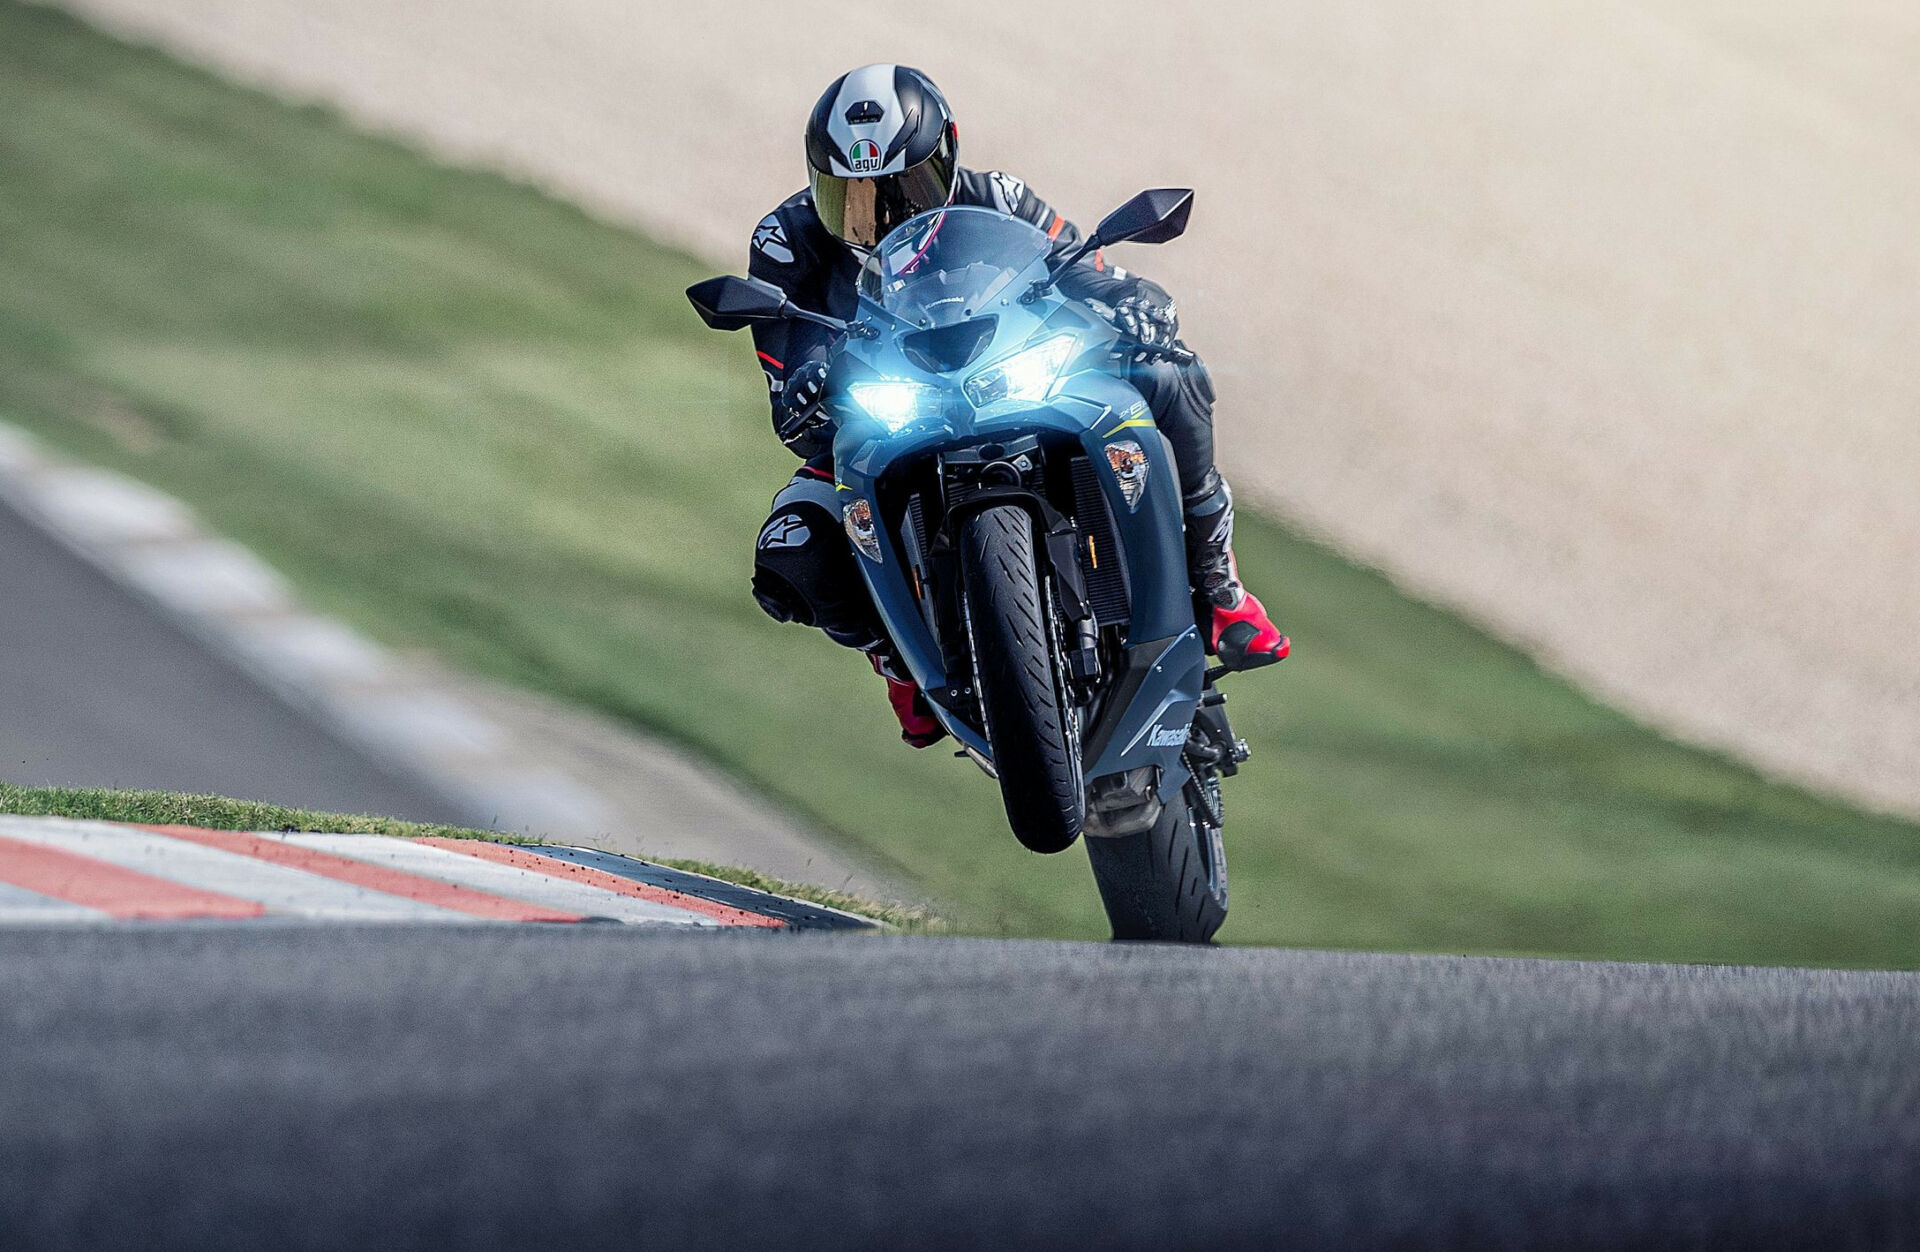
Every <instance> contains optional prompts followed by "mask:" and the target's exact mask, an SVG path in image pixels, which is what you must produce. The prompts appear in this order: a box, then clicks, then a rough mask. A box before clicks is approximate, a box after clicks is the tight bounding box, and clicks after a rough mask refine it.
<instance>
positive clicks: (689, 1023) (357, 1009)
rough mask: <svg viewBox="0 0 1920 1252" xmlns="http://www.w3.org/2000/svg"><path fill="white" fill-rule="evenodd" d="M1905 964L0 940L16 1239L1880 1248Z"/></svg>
mask: <svg viewBox="0 0 1920 1252" xmlns="http://www.w3.org/2000/svg"><path fill="white" fill-rule="evenodd" d="M1916 1040H1920V975H1915V974H1892V973H1859V972H1830V971H1805V970H1780V969H1737V968H1724V967H1704V966H1635V965H1612V964H1582V963H1573V962H1545V961H1512V960H1491V959H1468V958H1450V957H1417V956H1416V957H1406V956H1385V955H1364V954H1342V953H1318V952H1296V951H1259V950H1245V949H1240V950H1234V949H1220V950H1183V949H1176V948H1167V947H1152V946H1124V947H1123V946H1111V945H1098V944H1065V943H1035V942H1006V941H989V940H960V939H930V938H919V937H901V936H889V937H878V938H841V937H831V936H821V937H792V936H765V937H763V936H752V937H734V936H701V937H697V938H690V937H674V936H640V935H634V934H631V933H623V932H619V931H615V930H614V929H612V928H594V927H589V928H574V929H573V930H571V931H562V930H552V929H546V928H527V929H524V930H519V929H517V930H515V931H513V932H511V933H503V932H499V931H479V930H472V929H465V928H462V929H457V930H447V929H431V930H429V929H425V928H422V929H419V930H403V931H395V930H372V929H354V928H332V929H326V930H317V929H312V928H306V927H293V926H286V927H272V926H265V927H257V928H253V929H249V930H246V931H245V932H244V933H242V932H237V931H234V930H227V931H212V930H207V929H193V928H180V927H173V928H159V927H148V928H139V927H136V928H131V929H126V928H122V929H118V930H110V929H101V930H83V931H64V932H56V931H26V930H16V931H0V1243H5V1244H6V1245H7V1246H8V1247H10V1248H37V1247H58V1246H143V1247H296V1246H297V1247H340V1248H346V1247H368V1246H379V1247H421V1246H435V1247H441V1246H448V1247H497V1246H523V1247H524V1246H600V1245H617V1246H655V1247H741V1246H762V1245H770V1246H779V1247H848V1246H852V1247H882V1246H884V1247H889V1248H906V1247H989V1246H991V1247H1067V1246H1076V1247H1101V1248H1166V1247H1328V1248H1336V1247H1338V1248H1347V1247H1381V1246H1394V1247H1461V1248H1469V1247H1470V1248H1487V1247H1539V1246H1553V1247H1577V1246H1592V1247H1620V1246H1639V1247H1647V1246H1698V1247H1806V1248H1835V1247H1896V1246H1914V1244H1915V1243H1916V1241H1920V1190H1916V1188H1915V1187H1914V1185H1913V1184H1914V1180H1915V1178H1916V1177H1920V1045H1916Z"/></svg>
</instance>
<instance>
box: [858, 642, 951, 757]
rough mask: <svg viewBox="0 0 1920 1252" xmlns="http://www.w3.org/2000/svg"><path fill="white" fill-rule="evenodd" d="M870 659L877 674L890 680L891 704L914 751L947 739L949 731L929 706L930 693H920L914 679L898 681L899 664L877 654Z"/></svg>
mask: <svg viewBox="0 0 1920 1252" xmlns="http://www.w3.org/2000/svg"><path fill="white" fill-rule="evenodd" d="M867 659H868V660H869V661H871V662H873V672H874V673H876V674H878V675H880V677H882V678H884V679H886V680H887V703H888V704H891V705H892V706H893V715H894V716H895V717H897V718H899V719H900V738H901V739H903V740H905V741H906V743H907V745H908V746H909V747H914V748H930V747H932V746H933V745H934V744H936V743H939V742H940V741H941V740H942V739H945V738H946V737H947V728H946V727H944V726H942V725H941V724H940V719H938V718H936V717H935V716H934V715H933V706H932V705H931V704H929V703H927V693H926V692H924V691H922V690H920V684H919V683H916V682H914V681H913V680H912V679H911V678H896V677H894V673H895V671H896V670H897V669H898V668H900V667H899V663H898V662H897V661H893V660H890V659H889V660H882V659H881V658H880V655H879V653H876V652H869V653H868V654H867Z"/></svg>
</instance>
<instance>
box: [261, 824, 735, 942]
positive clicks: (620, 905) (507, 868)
mask: <svg viewBox="0 0 1920 1252" xmlns="http://www.w3.org/2000/svg"><path fill="white" fill-rule="evenodd" d="M282 837H283V838H284V839H285V840H286V841H287V842H288V843H292V844H296V845H298V846H300V847H304V848H314V849H317V850H319V851H322V852H331V853H333V854H335V855H336V856H349V857H352V858H354V859H355V860H358V861H366V862H368V863H369V864H373V865H387V866H391V867H392V868H394V869H399V870H405V871H406V872H407V873H409V874H419V875H420V876H422V877H424V878H438V879H440V880H441V881H442V882H451V883H458V884H460V885H461V886H463V887H472V888H474V889H476V890H479V891H485V892H489V893H491V894H493V895H499V896H510V897H512V898H513V899H516V900H525V901H527V902H528V903H530V904H543V905H546V906H547V907H548V908H554V909H564V910H566V911H568V912H571V913H580V914H583V915H585V916H588V917H610V918H613V919H615V920H616V921H622V922H629V923H638V924H642V925H654V926H661V925H665V926H713V925H717V923H716V922H715V921H714V920H713V919H712V918H710V917H707V916H704V915H702V914H699V913H693V912H689V911H688V910H686V909H677V908H674V907H672V906H671V905H666V904H655V903H653V902H652V901H650V900H636V899H634V898H633V897H631V896H623V895H620V894H619V893H617V892H613V891H603V890H601V889H600V888H598V887H590V886H587V885H586V884H584V883H577V882H568V881H566V880H564V879H559V878H554V877H551V876H550V875H547V874H536V873H534V872H532V871H531V870H524V869H515V868H514V867H513V866H511V865H500V864H496V863H495V862H492V861H483V860H481V859H479V858H478V857H472V856H463V855H461V854H460V853H458V852H449V851H447V850H446V849H444V848H436V847H432V846H430V845H427V844H420V843H414V842H412V841H411V840H408V839H395V838H389V837H387V836H384V835H310V834H295V835H285V836H282Z"/></svg>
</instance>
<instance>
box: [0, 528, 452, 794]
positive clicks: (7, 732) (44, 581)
mask: <svg viewBox="0 0 1920 1252" xmlns="http://www.w3.org/2000/svg"><path fill="white" fill-rule="evenodd" d="M0 780H4V781H7V782H12V783H21V784H25V785H29V786H64V787H139V788H156V789H160V790H166V791H188V792H196V793H203V792H211V793H218V794H221V795H227V796H233V797H236V798H239V799H245V800H265V801H270V802H273V803H276V804H284V805H288V806H291V807H296V808H311V809H321V810H325V811H329V812H336V813H378V814H382V815H385V816H392V817H406V818H412V819H415V820H420V821H440V822H453V823H461V824H464V822H465V819H468V818H470V817H471V816H472V815H471V814H463V813H461V812H459V811H457V809H456V806H455V805H454V804H453V803H452V802H451V801H449V800H447V799H443V798H441V797H439V796H437V795H436V794H434V793H433V792H432V791H431V790H429V789H428V788H426V787H424V786H423V785H421V784H418V783H415V782H413V781H412V780H411V779H409V778H406V777H404V776H401V775H400V774H398V773H395V772H393V771H389V770H386V769H384V768H382V767H381V766H380V765H378V764H377V763H375V762H374V761H372V760H370V759H368V758H367V757H366V756H365V755H363V754H362V753H360V752H358V751H357V750H355V749H354V748H352V747H351V746H349V745H348V744H346V743H345V742H343V741H342V740H340V739H337V738H335V737H334V736H332V735H330V734H328V733H327V732H326V731H325V730H323V729H321V728H320V727H319V726H317V725H316V724H315V723H314V722H313V721H312V720H310V719H308V718H306V717H304V716H302V715H301V714H299V713H298V712H296V711H295V710H294V709H292V708H291V707H289V706H288V705H286V704H284V703H282V702H281V701H279V700H278V699H276V698H275V697H273V696H272V695H270V694H269V693H268V692H266V691H265V690H263V689H262V688H261V687H260V686H258V685H257V684H256V683H254V682H253V681H252V680H251V679H250V678H248V677H247V676H246V675H244V674H242V673H241V672H240V671H239V670H238V669H235V668H234V667H233V666H231V665H229V664H228V663H226V662H225V661H223V660H221V659H219V658H218V657H216V656H214V655H213V654H212V653H211V652H209V651H207V650H206V649H205V648H203V647H201V646H200V644H198V643H197V642H196V641H195V640H193V639H192V638H191V637H189V636H188V635H187V634H185V633H184V632H182V631H181V630H180V629H178V628H177V627H176V626H174V625H173V624H172V623H170V622H168V621H166V620H165V619H164V618H162V617H161V616H160V615H159V614H158V613H156V612H155V611H154V610H152V609H151V608H149V607H148V606H147V605H146V604H145V603H143V602H142V601H140V600H138V599H137V598H135V597H134V596H133V595H132V594H130V593H129V592H127V591H125V590H124V589H122V588H120V587H117V586H115V585H114V584H113V583H112V582H111V581H110V580H109V579H108V578H107V577H106V576H105V575H104V574H102V573H100V572H99V571H98V570H96V569H94V568H92V567H91V566H89V565H87V564H86V563H84V562H83V561H81V560H79V559H78V558H76V557H74V556H73V555H72V554H70V553H68V552H67V551H66V550H65V549H64V548H62V547H60V546H59V545H58V544H57V543H55V542H54V541H53V540H51V539H49V538H48V537H47V536H46V535H44V534H42V533H41V532H40V531H39V530H37V529H35V528H34V527H32V526H30V525H28V524H27V523H26V522H25V521H23V520H22V519H21V518H20V516H19V515H18V514H16V513H14V512H12V511H11V510H10V509H8V508H6V507H5V506H4V505H0Z"/></svg>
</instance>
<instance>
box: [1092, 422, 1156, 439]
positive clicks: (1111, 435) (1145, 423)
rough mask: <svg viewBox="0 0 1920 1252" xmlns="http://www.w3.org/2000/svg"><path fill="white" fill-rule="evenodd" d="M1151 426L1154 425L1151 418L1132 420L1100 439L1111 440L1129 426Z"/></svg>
mask: <svg viewBox="0 0 1920 1252" xmlns="http://www.w3.org/2000/svg"><path fill="white" fill-rule="evenodd" d="M1151 425H1153V419H1152V418H1150V417H1135V418H1130V419H1128V420H1127V421H1124V422H1122V423H1120V424H1119V425H1118V426H1115V427H1114V428H1113V429H1112V430H1110V431H1108V432H1107V433H1106V434H1104V435H1102V436H1100V437H1101V438H1102V439H1111V438H1113V437H1114V436H1115V435H1117V434H1119V433H1120V432H1121V431H1123V430H1125V429H1126V428H1127V427H1129V426H1151Z"/></svg>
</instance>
